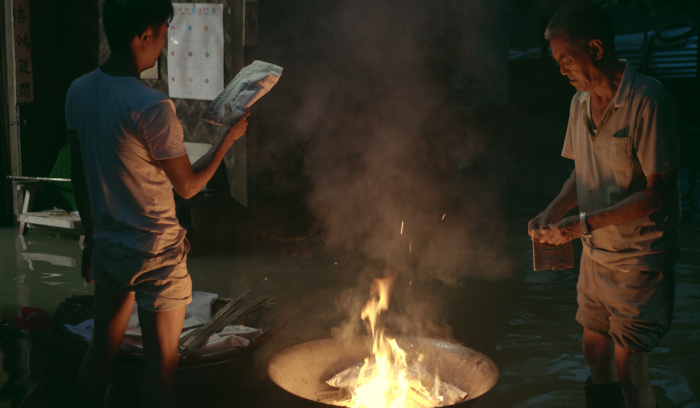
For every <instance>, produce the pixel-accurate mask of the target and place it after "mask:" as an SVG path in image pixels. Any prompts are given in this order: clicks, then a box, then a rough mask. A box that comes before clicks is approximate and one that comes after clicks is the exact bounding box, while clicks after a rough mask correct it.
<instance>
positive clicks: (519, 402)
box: [0, 130, 700, 408]
mask: <svg viewBox="0 0 700 408" xmlns="http://www.w3.org/2000/svg"><path fill="white" fill-rule="evenodd" d="M686 137H687V138H698V137H700V132H698V131H697V130H696V131H692V132H689V133H688V134H687V135H686ZM693 146H696V145H695V144H693ZM691 150H692V149H691ZM695 151H697V150H695ZM691 156H692V154H690V153H689V156H688V157H687V158H685V159H684V164H683V168H682V169H681V188H682V194H683V206H684V214H683V221H682V224H681V227H680V233H681V256H680V260H679V262H678V264H677V269H676V308H675V317H674V322H673V326H672V329H671V331H670V332H669V333H668V334H667V335H666V336H665V337H664V338H663V340H662V342H661V344H660V345H659V347H657V348H656V349H655V350H654V351H653V353H652V354H651V357H650V366H651V381H652V385H653V388H654V393H655V395H656V397H657V400H658V401H659V404H660V406H662V407H683V408H700V370H699V369H698V367H700V347H699V346H700V186H698V171H699V170H700V166H698V165H697V164H692V163H693V162H694V161H695V160H693V158H692V157H691ZM570 171H571V163H570V162H567V161H566V160H563V159H557V160H555V159H554V158H553V159H552V160H547V161H537V162H535V161H526V160H524V161H516V162H514V163H513V164H512V165H510V166H509V167H508V169H506V170H504V172H505V175H506V179H507V180H508V186H509V187H510V188H509V192H508V193H507V194H508V197H509V198H508V202H510V203H511V204H510V205H508V210H507V214H505V215H503V216H505V217H507V218H508V226H509V227H508V229H509V231H508V232H509V234H508V235H509V236H510V237H511V242H509V243H508V245H509V250H508V255H509V256H510V257H511V258H512V261H513V262H512V265H513V270H512V271H511V273H510V274H509V276H508V277H506V278H502V279H499V280H477V279H469V280H466V281H464V282H462V285H461V286H459V287H448V286H445V285H442V284H439V283H436V282H427V281H426V282H424V283H422V284H421V285H418V284H415V286H412V288H413V289H412V290H414V291H415V295H416V298H421V299H425V298H426V295H425V294H426V293H428V294H431V295H434V296H435V297H438V298H439V299H440V301H439V303H440V304H439V308H437V310H440V311H441V313H442V314H441V316H440V318H441V319H443V320H444V322H445V323H446V324H447V325H448V326H449V327H451V330H452V333H451V336H452V339H453V340H454V341H457V342H459V343H462V344H464V345H466V346H468V347H471V348H474V349H476V350H478V351H480V352H483V353H485V354H486V355H488V356H489V357H491V358H492V359H493V360H494V362H495V363H496V365H497V366H498V368H499V370H500V380H499V382H498V384H497V385H496V387H495V388H494V389H493V390H491V391H490V392H488V393H487V394H486V395H484V396H483V397H481V398H480V399H478V400H477V401H476V403H475V404H474V407H477V408H479V407H481V408H485V407H490V408H492V407H495V408H501V407H517V408H526V407H538V408H546V407H583V406H584V397H583V388H582V383H583V381H584V380H585V379H586V377H587V376H588V368H587V364H586V362H585V359H584V357H583V355H582V353H581V345H580V343H581V331H582V329H581V327H580V326H579V324H578V323H577V322H576V321H575V320H574V315H575V313H576V308H577V305H576V289H575V286H576V281H577V273H578V270H577V269H573V270H564V271H539V272H535V271H532V255H531V243H530V240H529V237H528V236H527V234H526V223H527V221H528V219H530V218H531V217H533V216H534V215H536V214H537V213H538V212H539V211H540V210H541V209H543V208H544V206H546V204H547V203H548V201H549V200H551V198H552V197H554V196H555V195H556V193H557V192H558V190H559V188H560V186H561V184H562V183H563V181H564V180H565V179H566V177H567V176H568V174H569V172H570ZM575 248H576V252H577V259H578V254H580V243H576V246H575ZM219 252H222V253H219V254H211V253H210V254H207V255H197V253H196V251H193V254H192V256H191V257H190V259H189V269H190V273H191V275H192V277H193V282H194V288H195V290H202V291H209V292H215V293H218V294H219V295H220V296H222V297H232V296H235V295H237V294H238V293H240V292H241V291H242V290H244V289H249V290H251V292H252V293H253V294H268V295H272V296H275V301H274V303H275V304H274V305H273V307H274V309H275V311H276V315H277V316H278V319H280V320H284V321H285V322H286V325H284V327H283V328H282V329H281V330H280V331H279V332H278V333H277V334H276V335H275V337H273V339H272V340H271V341H269V342H268V343H267V344H265V345H263V346H262V348H261V349H260V350H259V351H258V352H256V353H255V355H254V356H253V361H252V362H249V363H241V364H234V365H230V366H226V365H224V366H220V367H217V368H212V369H210V370H204V371H202V372H199V373H189V374H188V373H180V374H179V379H178V381H179V383H178V393H179V398H178V400H179V401H180V404H181V406H183V407H185V406H187V407H190V406H197V407H209V406H212V407H213V406H217V407H234V406H238V407H290V406H291V407H293V406H295V402H294V400H293V399H292V398H290V397H289V396H288V395H287V394H286V393H284V392H283V391H281V390H279V389H278V388H276V387H275V386H274V384H272V383H271V382H270V381H269V380H267V379H266V377H265V372H264V367H265V363H266V361H267V360H268V359H269V358H270V356H272V355H274V354H275V352H277V351H279V350H281V349H283V348H284V347H287V346H289V345H292V344H296V343H299V342H302V341H305V340H311V339H317V338H322V337H328V336H330V335H331V329H332V328H333V327H337V326H339V325H340V323H341V321H342V320H343V319H345V318H346V316H345V314H344V311H343V310H341V308H340V307H339V306H338V298H339V296H340V294H342V293H343V291H344V290H346V288H347V287H349V286H353V285H357V284H358V282H357V278H356V276H357V275H358V271H357V266H356V265H354V264H353V262H350V260H351V258H352V256H351V255H348V254H330V253H326V252H323V251H322V250H320V249H317V248H313V247H311V248H309V247H303V246H302V247H301V248H300V246H299V245H296V244H289V245H286V246H285V245H276V246H270V248H269V249H268V250H266V249H264V248H262V249H261V248H256V249H255V250H246V249H243V250H233V249H232V250H231V251H219ZM79 256H80V251H79V249H78V241H77V239H76V238H75V237H70V236H58V235H57V234H56V233H53V232H42V231H37V230H31V231H30V232H29V234H28V235H27V236H26V239H25V242H24V244H23V243H22V242H21V241H20V239H19V238H18V237H17V236H16V229H10V228H6V229H2V230H0V312H1V314H0V318H1V320H2V321H3V322H9V323H10V324H11V321H12V316H14V315H16V314H17V313H18V312H19V310H20V308H22V307H24V306H30V307H38V308H41V309H43V310H45V311H47V312H49V314H53V311H55V309H56V307H57V306H58V305H59V304H60V303H61V301H62V300H63V299H64V298H67V297H71V296H73V295H86V294H92V293H93V288H92V287H90V286H88V285H86V284H85V283H84V282H83V281H82V279H81V278H80V273H79V270H78V268H77V262H78V259H79ZM380 273H381V271H378V275H379V274H380ZM367 283H368V282H367ZM409 283H410V282H409ZM397 284H398V285H406V284H408V283H406V282H404V281H401V280H400V281H399V282H398V283H397ZM408 293H410V292H408ZM427 297H428V298H429V297H430V296H427ZM403 301H411V299H410V298H409V299H403ZM358 319H359V316H358ZM2 344H3V347H2V349H1V350H0V358H1V359H3V368H2V370H0V387H2V388H1V389H0V408H6V407H21V406H23V407H63V406H66V407H68V406H74V402H73V401H72V399H73V396H74V391H73V378H74V377H75V373H76V370H77V366H78V364H79V362H80V360H81V358H82V353H83V352H84V348H83V347H82V346H81V345H79V344H77V343H75V342H73V341H72V340H69V339H66V338H64V337H63V336H60V335H58V334H56V332H54V331H52V330H51V329H44V330H40V331H33V332H29V333H28V337H25V338H8V337H5V338H4V339H3V341H2ZM122 375H123V374H122ZM123 398H124V399H125V401H124V402H123V403H122V406H134V405H135V399H134V397H129V396H126V397H123Z"/></svg>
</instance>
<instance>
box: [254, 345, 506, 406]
mask: <svg viewBox="0 0 700 408" xmlns="http://www.w3.org/2000/svg"><path fill="white" fill-rule="evenodd" d="M395 338H396V339H397V341H399V342H400V343H402V342H407V343H415V344H417V345H419V346H428V347H431V348H432V349H449V350H452V352H458V353H459V354H461V355H463V356H464V357H467V356H471V357H472V358H474V360H477V363H476V367H479V366H483V367H481V370H486V371H488V372H489V373H490V375H489V376H488V378H486V381H484V382H483V383H482V384H483V386H481V387H480V388H481V389H480V390H478V391H477V392H476V393H472V392H470V393H469V394H470V395H468V397H467V399H465V400H464V401H462V402H459V403H457V404H454V405H452V406H461V405H463V404H464V405H465V406H466V405H470V404H471V403H472V402H473V401H474V400H475V399H477V398H479V397H480V396H482V395H484V394H486V393H487V392H488V391H490V390H492V389H493V387H494V386H495V385H496V383H498V380H499V377H500V373H499V370H498V367H497V366H496V364H495V363H494V362H493V360H491V358H489V357H488V356H487V355H485V354H483V353H481V352H478V351H476V350H474V349H472V348H469V347H466V346H463V345H461V344H457V343H452V342H447V341H443V340H438V339H433V338H429V337H415V336H396V337H395ZM325 342H328V343H331V344H332V343H336V344H338V346H339V347H346V346H347V345H350V344H355V343H356V342H365V343H366V344H368V345H369V344H371V339H370V337H369V336H356V337H353V338H351V339H348V340H341V339H337V338H334V337H326V338H321V339H316V340H309V341H306V342H302V343H298V344H295V345H292V346H289V347H286V348H284V349H282V350H281V351H279V352H278V353H276V354H275V355H274V356H273V357H272V358H271V359H270V360H269V361H268V363H267V367H266V371H267V376H268V378H269V379H270V380H271V381H272V382H273V383H274V384H275V385H276V386H277V387H279V388H281V389H283V390H284V391H285V392H287V393H289V394H291V395H292V396H294V397H296V398H300V399H302V400H305V401H309V402H310V403H313V404H321V405H319V406H334V405H330V404H326V403H323V402H321V401H319V400H318V399H311V398H309V397H307V396H304V395H301V394H300V393H298V392H296V391H293V390H292V389H293V387H289V384H288V380H286V379H284V378H283V374H281V373H276V372H275V371H279V368H278V367H279V366H280V365H281V364H283V363H280V361H284V359H285V358H288V357H289V356H293V355H294V354H300V353H301V354H303V353H302V352H301V350H305V349H308V348H310V347H311V348H313V347H314V346H317V347H318V346H320V345H321V344H323V343H325ZM402 347H404V346H402ZM411 347H412V346H411ZM367 354H369V347H368V348H367ZM359 361H361V360H359ZM349 365H350V364H349ZM349 365H347V366H349ZM339 371H340V370H339ZM339 371H338V372H339ZM328 378H330V376H329V377H328ZM310 381H315V380H313V379H311V380H310ZM324 381H325V380H324ZM446 381H449V380H446ZM305 382H306V381H305ZM282 384H285V385H282ZM328 387H330V386H328ZM290 388H291V389H290Z"/></svg>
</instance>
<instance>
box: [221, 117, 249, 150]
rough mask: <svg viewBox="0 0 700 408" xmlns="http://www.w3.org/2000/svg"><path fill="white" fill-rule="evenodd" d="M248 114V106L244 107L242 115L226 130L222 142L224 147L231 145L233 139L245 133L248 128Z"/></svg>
mask: <svg viewBox="0 0 700 408" xmlns="http://www.w3.org/2000/svg"><path fill="white" fill-rule="evenodd" d="M248 116H250V108H246V110H245V113H244V114H243V116H242V117H241V118H240V119H238V121H237V122H236V123H235V124H234V125H233V126H231V128H230V129H229V130H228V133H227V134H226V138H225V139H224V142H223V144H224V147H225V148H229V147H231V145H232V144H233V142H234V141H236V140H238V139H240V138H241V137H242V136H243V135H244V134H245V132H246V130H247V129H248Z"/></svg>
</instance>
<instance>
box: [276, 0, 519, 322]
mask: <svg viewBox="0 0 700 408" xmlns="http://www.w3.org/2000/svg"><path fill="white" fill-rule="evenodd" d="M329 3H332V6H331V5H329ZM315 4H316V5H317V6H318V7H324V9H323V11H317V12H316V14H315V15H317V16H320V18H321V19H322V21H321V22H316V25H315V26H314V27H316V28H314V29H312V28H309V29H308V30H315V31H312V32H311V33H310V34H309V35H306V36H304V35H302V34H296V33H290V34H289V35H290V36H291V37H294V38H293V39H290V40H289V41H290V42H296V41H304V45H303V46H299V47H298V49H297V50H298V52H299V53H300V54H299V56H298V57H297V58H298V59H304V61H303V64H302V63H300V64H299V67H300V68H301V69H303V74H300V73H298V72H297V73H292V74H291V75H299V76H301V77H303V82H304V89H303V91H301V92H300V93H299V94H298V95H299V97H298V100H297V101H296V102H297V104H296V107H295V111H294V119H293V121H292V123H293V131H291V132H290V133H293V134H296V135H297V136H298V138H299V139H297V142H299V141H302V142H303V144H304V146H305V149H306V154H305V160H304V174H305V175H306V176H307V178H308V181H309V184H310V194H309V197H308V208H309V210H310V212H311V213H312V215H313V217H314V219H315V220H316V223H317V225H316V228H317V231H319V233H320V234H321V236H322V241H323V243H324V245H325V248H326V249H327V250H328V251H329V252H332V253H343V254H351V255H348V256H350V257H351V258H352V262H353V264H354V265H355V268H354V269H355V271H356V273H357V282H356V284H355V285H351V286H349V287H348V288H347V289H344V290H342V291H340V293H338V294H337V295H336V298H335V299H336V300H335V304H336V307H337V308H339V309H341V310H344V311H347V319H346V320H345V321H344V322H343V323H342V324H341V325H339V326H338V327H336V328H334V329H333V330H332V333H333V335H336V336H349V335H354V334H358V333H359V332H363V330H364V328H363V325H362V322H360V321H359V314H360V309H361V307H362V305H363V304H364V302H365V301H366V300H367V298H368V296H369V293H368V290H369V285H370V282H371V280H372V279H373V278H375V277H379V276H382V275H392V276H397V277H398V283H397V285H396V288H395V293H394V299H392V306H391V318H389V319H388V320H387V324H388V325H389V326H394V327H395V328H396V330H397V331H400V332H407V333H412V334H424V335H436V334H439V335H442V336H449V334H450V329H449V325H447V323H446V322H445V321H444V318H442V317H441V316H444V313H443V311H444V310H443V309H444V305H443V304H442V303H441V301H440V300H439V296H438V295H437V293H439V288H438V289H435V290H433V291H430V290H426V288H428V287H433V283H434V282H439V283H440V284H442V285H450V286H459V285H462V284H464V282H465V278H467V277H470V278H489V279H492V278H502V277H504V276H506V275H507V274H508V273H509V271H510V270H511V268H510V264H509V260H508V257H507V256H504V254H503V248H502V247H503V244H504V243H505V224H504V221H503V218H502V211H501V210H500V205H501V204H500V195H501V193H502V191H501V190H502V184H503V183H502V180H501V179H499V177H498V175H493V174H490V172H489V170H488V167H489V166H490V165H489V164H488V163H489V160H491V159H492V158H493V155H490V149H491V147H493V146H494V141H495V140H497V139H496V138H494V136H495V135H494V134H493V128H490V126H489V125H488V123H487V124H486V125H484V123H483V122H484V121H483V120H482V116H483V115H480V114H479V113H473V112H470V111H469V110H464V109H462V110H456V109H454V100H452V99H451V98H452V96H451V89H450V81H451V78H450V75H451V70H452V68H453V67H451V65H450V61H452V60H454V57H455V54H458V53H459V52H460V50H459V49H455V48H456V47H457V46H456V45H455V44H458V43H459V44H462V43H463V40H459V41H457V40H455V34H454V32H453V31H454V27H455V24H464V23H467V22H455V21H453V20H451V19H452V18H453V17H451V16H450V7H449V4H451V3H450V2H449V1H422V0H401V1H399V0H383V1H377V0H373V1H368V0H339V1H334V2H326V3H325V4H324V5H323V6H321V4H322V3H315ZM460 41H462V42H461V43H460ZM470 41H474V40H470ZM278 51H279V52H280V53H284V51H282V50H278ZM285 68H286V70H285V75H288V73H289V72H290V69H289V67H285ZM287 79H289V78H283V80H282V81H280V85H279V86H284V85H283V83H284V81H285V80H287ZM293 80H297V81H299V80H300V78H298V77H296V78H294V79H293ZM278 91H279V90H278ZM287 101H288V102H289V99H288V100H287ZM277 106H278V107H279V108H280V109H283V108H282V106H281V103H278V104H277ZM487 122H488V121H487ZM289 143H291V142H289ZM480 163H481V164H483V163H487V164H486V165H485V166H486V168H487V169H486V170H483V171H479V169H483V168H484V166H481V167H480ZM458 167H459V168H462V171H461V172H460V171H458V170H457V169H458ZM416 288H422V289H421V290H417V289H416Z"/></svg>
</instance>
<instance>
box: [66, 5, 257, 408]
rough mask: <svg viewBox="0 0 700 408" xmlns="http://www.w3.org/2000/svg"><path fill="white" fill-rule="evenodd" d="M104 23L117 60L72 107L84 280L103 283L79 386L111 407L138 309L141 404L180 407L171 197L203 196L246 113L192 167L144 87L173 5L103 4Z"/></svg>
mask: <svg viewBox="0 0 700 408" xmlns="http://www.w3.org/2000/svg"><path fill="white" fill-rule="evenodd" d="M103 16H104V17H103V18H104V27H105V32H106V34H107V38H108V41H109V46H110V49H111V56H110V58H109V60H108V61H107V62H106V63H105V64H104V65H103V66H102V67H100V68H98V69H96V70H94V71H92V72H91V73H89V74H87V75H84V76H82V77H80V78H78V79H76V80H75V81H74V82H73V84H72V85H71V87H70V89H69V90H68V94H67V96H66V122H67V127H68V137H69V142H70V147H71V157H72V158H73V160H72V180H73V188H74V191H75V196H76V203H77V205H78V209H79V211H80V215H81V219H82V220H83V224H84V226H85V230H86V231H85V232H86V248H85V251H84V254H83V263H82V271H83V276H84V277H85V278H86V279H87V280H88V281H89V282H90V281H91V279H94V282H95V327H94V332H93V337H92V341H91V343H90V347H89V349H88V352H87V354H86V355H85V358H84V360H83V362H82V364H81V367H80V371H79V373H78V384H79V387H80V388H81V398H82V402H83V404H84V406H87V407H98V406H102V405H103V401H104V394H105V389H106V385H107V384H106V381H107V373H108V369H109V365H110V363H111V361H112V358H113V357H114V354H115V352H116V350H117V347H119V345H120V344H121V342H122V340H123V338H124V332H125V330H126V326H127V324H128V321H129V316H130V313H131V310H132V307H133V304H134V301H135V302H136V303H137V304H138V306H139V320H140V325H141V330H142V334H143V346H144V370H143V384H142V386H143V389H142V398H141V404H142V406H144V407H171V406H173V394H174V391H173V378H174V374H175V370H176V369H177V365H178V361H179V357H178V340H179V336H180V332H181V330H182V325H183V321H184V317H185V308H186V306H187V304H189V303H190V301H191V294H192V282H191V279H190V276H189V274H188V272H187V266H186V260H187V252H188V251H189V242H188V241H187V239H186V238H185V230H184V229H183V228H182V227H181V226H180V224H179V223H178V220H177V218H176V216H175V202H174V197H173V192H172V189H173V188H174V189H175V191H176V192H177V193H178V194H179V195H181V196H182V197H184V198H190V197H192V196H193V195H195V194H196V193H197V192H198V191H200V190H201V188H202V187H203V186H204V185H205V184H206V183H207V182H208V181H209V180H210V179H211V177H212V176H213V174H214V172H215V171H216V169H217V168H218V166H219V164H220V163H221V160H222V159H223V157H224V154H225V153H226V151H227V150H228V148H229V147H231V145H232V144H233V142H234V140H236V139H238V138H240V137H241V136H243V134H244V133H245V131H246V128H247V121H246V118H247V116H248V113H246V114H245V115H244V117H243V118H241V119H240V120H239V121H238V122H237V123H236V124H235V125H234V126H232V127H231V129H230V130H229V131H228V133H227V134H225V135H224V137H223V140H220V141H219V142H218V143H216V144H215V145H214V146H213V147H212V149H211V150H210V151H209V152H208V153H207V154H206V155H205V156H203V157H202V158H201V159H200V160H198V161H197V162H196V163H194V165H190V162H189V158H188V157H187V152H186V150H185V146H184V144H183V133H182V127H181V125H180V123H179V121H178V119H177V116H176V114H175V106H174V105H173V103H172V101H171V100H170V99H169V98H168V97H167V96H166V95H164V94H163V93H161V92H159V91H157V90H154V89H151V88H149V87H147V86H145V85H143V84H142V83H141V82H140V81H139V79H138V78H139V77H140V74H141V72H142V71H143V70H145V69H147V68H150V67H152V66H153V65H154V64H155V62H156V61H157V59H158V56H159V55H160V53H161V50H162V48H163V46H164V45H165V39H166V36H167V32H168V21H170V19H172V16H173V8H172V4H171V1H170V0H106V1H105V3H104V14H103ZM171 186H172V187H171ZM93 223H94V225H93ZM91 275H92V276H91Z"/></svg>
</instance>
